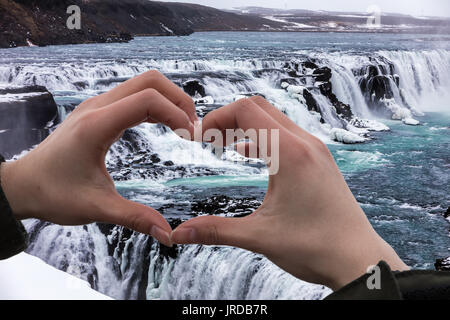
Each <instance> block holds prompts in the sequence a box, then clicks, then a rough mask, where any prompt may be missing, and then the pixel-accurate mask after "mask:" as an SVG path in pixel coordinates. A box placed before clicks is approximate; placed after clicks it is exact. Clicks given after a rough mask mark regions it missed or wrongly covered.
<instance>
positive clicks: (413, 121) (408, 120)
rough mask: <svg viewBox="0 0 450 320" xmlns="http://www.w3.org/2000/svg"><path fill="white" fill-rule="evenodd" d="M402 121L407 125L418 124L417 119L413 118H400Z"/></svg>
mask: <svg viewBox="0 0 450 320" xmlns="http://www.w3.org/2000/svg"><path fill="white" fill-rule="evenodd" d="M402 121H403V123H404V124H406V125H409V126H418V125H419V124H420V122H419V121H417V120H416V119H413V118H404V119H402Z"/></svg>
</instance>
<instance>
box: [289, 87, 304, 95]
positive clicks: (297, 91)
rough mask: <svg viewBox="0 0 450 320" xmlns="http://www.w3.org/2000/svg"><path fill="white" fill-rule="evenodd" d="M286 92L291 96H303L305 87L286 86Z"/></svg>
mask: <svg viewBox="0 0 450 320" xmlns="http://www.w3.org/2000/svg"><path fill="white" fill-rule="evenodd" d="M287 91H288V92H289V93H290V94H291V95H292V94H303V92H304V91H305V87H303V86H288V87H287Z"/></svg>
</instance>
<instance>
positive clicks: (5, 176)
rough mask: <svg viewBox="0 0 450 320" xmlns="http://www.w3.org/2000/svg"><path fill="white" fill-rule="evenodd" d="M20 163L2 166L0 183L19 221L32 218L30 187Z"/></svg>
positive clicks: (0, 168) (9, 163)
mask: <svg viewBox="0 0 450 320" xmlns="http://www.w3.org/2000/svg"><path fill="white" fill-rule="evenodd" d="M22 176H23V172H22V171H21V169H20V163H19V161H12V162H4V163H2V164H1V166H0V183H1V186H2V189H3V192H4V194H5V196H6V199H7V200H8V203H9V205H10V207H11V210H12V212H13V214H14V216H15V218H16V219H17V220H23V219H27V218H31V217H32V214H31V210H29V209H28V205H29V200H30V199H28V198H29V197H28V195H27V191H26V190H27V189H28V185H27V183H26V182H25V181H23V178H22Z"/></svg>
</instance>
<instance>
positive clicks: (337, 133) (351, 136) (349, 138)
mask: <svg viewBox="0 0 450 320" xmlns="http://www.w3.org/2000/svg"><path fill="white" fill-rule="evenodd" d="M330 138H331V139H332V140H334V141H337V142H342V143H347V144H354V143H362V142H364V141H366V139H365V138H363V137H360V136H358V135H357V134H355V133H352V132H349V131H347V130H344V129H340V128H333V129H331V130H330Z"/></svg>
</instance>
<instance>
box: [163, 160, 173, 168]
mask: <svg viewBox="0 0 450 320" xmlns="http://www.w3.org/2000/svg"><path fill="white" fill-rule="evenodd" d="M163 165H165V166H166V167H171V166H173V165H175V164H174V163H173V162H172V161H170V160H169V161H165V162H163Z"/></svg>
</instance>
